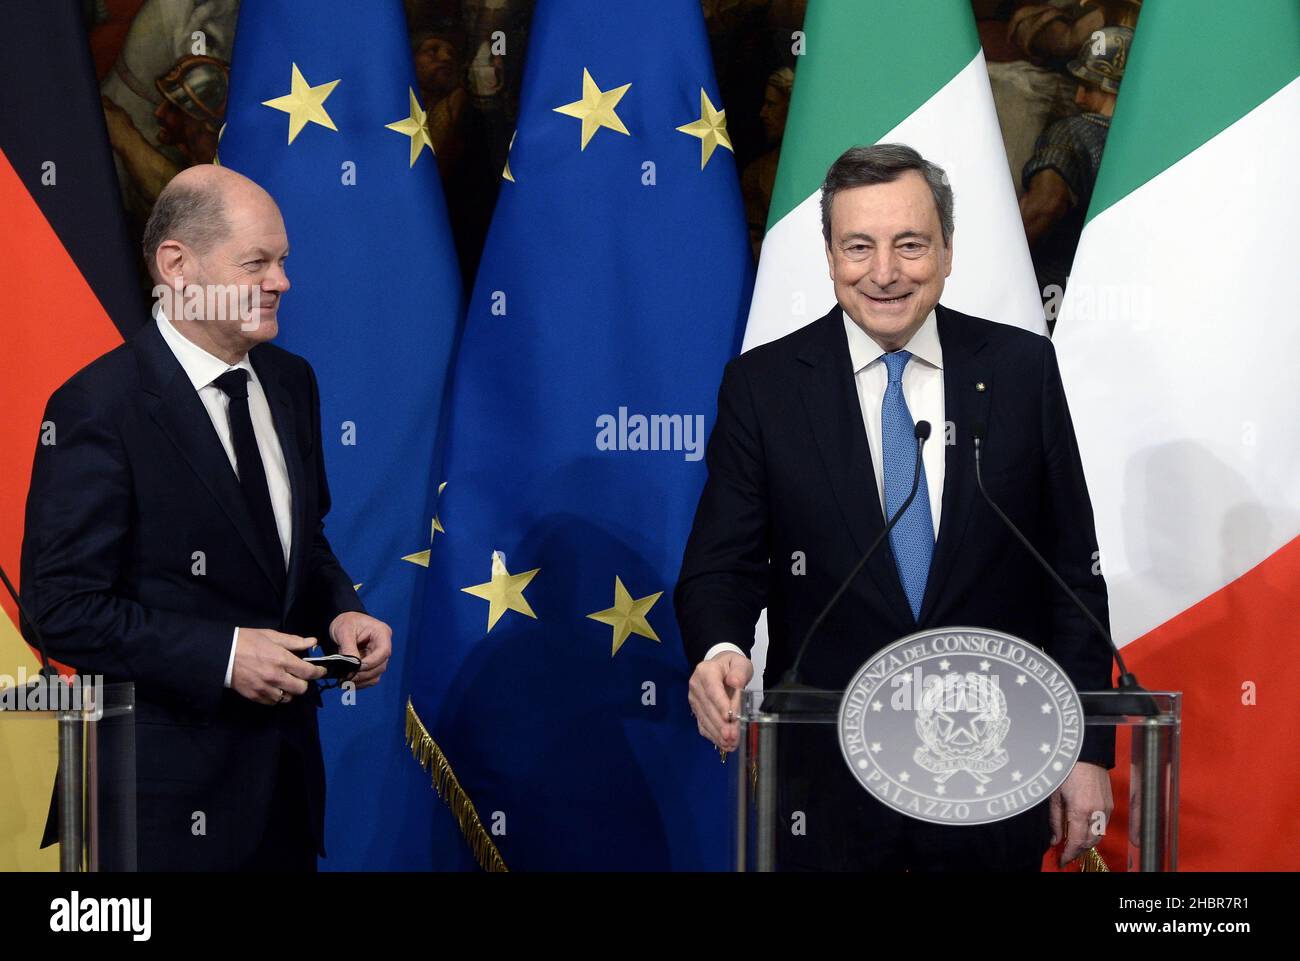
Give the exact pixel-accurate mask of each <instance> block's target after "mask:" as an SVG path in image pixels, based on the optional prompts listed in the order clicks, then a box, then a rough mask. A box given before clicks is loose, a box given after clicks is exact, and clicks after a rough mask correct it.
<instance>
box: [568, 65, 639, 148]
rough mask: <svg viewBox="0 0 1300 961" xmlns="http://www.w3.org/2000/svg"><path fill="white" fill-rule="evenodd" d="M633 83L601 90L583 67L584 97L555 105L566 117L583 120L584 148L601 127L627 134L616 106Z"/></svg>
mask: <svg viewBox="0 0 1300 961" xmlns="http://www.w3.org/2000/svg"><path fill="white" fill-rule="evenodd" d="M631 86H632V85H631V84H630V83H625V84H623V86H621V87H615V88H614V89H613V90H601V89H600V87H598V86H596V81H594V80H592V79H591V74H590V73H588V72H587V68H586V67H583V68H582V99H581V100H575V101H573V103H566V104H565V105H564V106H562V107H555V108H554V109H555V112H556V113H562V114H564V115H565V116H566V117H577V118H578V119H579V120H581V121H582V149H583V150H586V149H587V144H588V142H589V141H590V140H591V138H592V137H594V136H595V135H596V131H597V130H599V129H600V128H601V127H608V128H609V129H610V130H617V131H618V132H619V133H621V134H627V136H629V137H630V136H632V135H631V134H629V133H628V132H627V127H624V126H623V121H622V120H619V119H618V114H616V113H615V112H614V108H615V107H616V106H618V102H619V101H620V100H622V99H623V94H625V93H627V91H628V88H629V87H631Z"/></svg>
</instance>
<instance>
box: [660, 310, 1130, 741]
mask: <svg viewBox="0 0 1300 961" xmlns="http://www.w3.org/2000/svg"><path fill="white" fill-rule="evenodd" d="M936 314H937V323H938V330H939V341H940V344H941V346H942V348H943V365H944V370H943V383H944V408H945V416H946V418H947V419H948V421H949V422H951V423H952V424H953V425H954V427H955V438H954V439H955V443H953V444H951V445H949V446H947V448H946V454H945V460H944V465H945V466H944V472H945V473H944V487H943V500H942V512H941V517H940V526H939V536H938V540H937V541H936V544H935V550H934V555H933V560H932V562H931V568H930V576H929V580H928V582H927V584H926V590H925V597H924V600H923V602H922V605H921V615H920V619H919V621H917V620H914V619H913V617H912V612H911V609H910V608H909V606H908V604H907V598H906V595H905V594H904V592H903V587H902V583H901V581H900V580H899V577H898V572H897V569H896V568H895V566H894V558H893V554H892V553H891V551H890V545H889V541H888V540H887V539H886V541H885V542H884V543H883V544H882V545H881V546H880V548H879V549H878V550H877V551H876V554H875V556H874V557H873V558H872V559H871V561H870V562H868V564H867V567H866V570H865V572H864V573H863V574H862V575H860V576H859V577H858V578H857V579H855V581H854V582H853V584H852V585H851V587H850V588H849V590H848V591H847V592H846V594H845V595H844V596H843V597H842V598H841V599H840V602H839V604H838V605H837V606H836V607H835V608H834V610H832V612H831V614H830V616H829V617H828V618H827V619H826V621H825V622H824V624H823V626H822V628H821V630H820V632H819V636H818V637H817V638H816V639H814V640H813V642H812V646H811V648H810V650H809V653H808V654H807V655H805V658H804V662H803V665H802V670H801V673H802V676H803V680H804V681H805V682H806V683H808V684H811V685H813V686H819V687H825V688H830V689H839V688H843V687H844V686H845V685H846V684H847V683H848V681H849V680H850V678H851V677H852V675H853V673H854V672H855V671H856V669H857V668H858V667H859V666H861V664H862V663H863V662H865V661H866V660H867V659H868V658H869V657H870V656H871V655H872V654H873V653H874V652H875V651H877V650H879V649H880V648H882V647H884V646H886V645H887V644H889V643H891V642H893V641H895V640H897V639H898V638H900V637H903V636H904V635H907V634H910V633H912V632H914V631H917V630H922V629H925V628H932V627H941V626H971V627H986V628H993V629H996V630H1001V631H1006V632H1008V633H1011V634H1014V635H1016V636H1018V637H1022V638H1024V639H1026V640H1028V641H1031V642H1033V643H1035V644H1038V645H1039V646H1041V647H1043V648H1044V649H1045V650H1046V651H1047V652H1048V653H1049V654H1051V656H1052V657H1054V658H1055V659H1056V660H1057V661H1058V662H1059V663H1060V664H1061V666H1062V667H1063V668H1064V669H1065V670H1066V672H1067V673H1068V674H1069V676H1070V678H1071V680H1073V682H1074V683H1075V685H1076V687H1078V688H1079V689H1080V690H1100V689H1106V688H1109V687H1110V686H1111V654H1110V650H1109V647H1108V646H1107V645H1106V643H1105V642H1104V641H1103V640H1102V639H1101V638H1099V637H1098V636H1097V635H1096V632H1095V631H1094V629H1093V628H1092V627H1091V625H1089V624H1088V622H1087V620H1086V619H1085V618H1084V616H1083V615H1082V614H1081V613H1080V612H1079V610H1078V609H1077V608H1076V607H1075V606H1074V605H1073V604H1072V603H1071V602H1070V600H1069V598H1067V597H1066V596H1065V595H1064V594H1063V593H1062V592H1061V591H1060V590H1059V589H1058V588H1057V587H1056V586H1055V585H1054V584H1052V583H1051V581H1050V580H1049V579H1048V577H1047V576H1046V575H1045V574H1044V573H1043V572H1042V571H1041V570H1040V568H1039V567H1038V566H1037V564H1035V562H1034V560H1033V558H1032V557H1030V556H1029V554H1028V552H1026V551H1025V549H1024V548H1023V546H1021V545H1020V544H1019V543H1018V542H1017V541H1016V540H1015V539H1014V536H1013V535H1012V534H1011V533H1010V532H1009V531H1008V530H1007V529H1006V528H1005V527H1004V526H1003V525H1002V523H1001V522H1000V521H999V520H998V519H997V517H996V516H995V515H994V514H993V512H992V511H991V510H990V509H989V507H988V505H987V504H985V503H984V501H983V500H982V498H981V497H980V495H979V491H978V489H977V488H976V485H975V460H974V449H973V447H972V440H971V428H972V426H973V425H975V424H977V423H982V424H984V425H986V431H987V433H986V439H985V442H984V446H983V449H982V463H983V475H984V485H985V488H986V489H987V490H988V492H989V494H990V496H992V498H993V499H994V500H995V501H996V502H997V503H998V504H999V506H1001V507H1002V509H1003V510H1004V511H1005V512H1006V513H1007V515H1008V516H1009V517H1010V518H1011V519H1012V520H1013V521H1014V522H1015V523H1016V525H1017V526H1018V527H1019V528H1020V529H1021V530H1022V531H1023V532H1024V533H1025V535H1026V536H1027V537H1028V538H1029V540H1030V541H1031V543H1033V544H1034V546H1035V547H1036V548H1037V549H1038V550H1039V551H1040V552H1041V553H1042V554H1043V556H1044V557H1046V558H1047V560H1048V561H1049V562H1050V563H1051V564H1052V565H1053V567H1055V569H1056V570H1057V572H1058V573H1060V575H1061V576H1062V577H1063V578H1064V579H1065V581H1066V583H1068V584H1069V585H1070V586H1071V587H1073V588H1074V589H1075V590H1076V591H1078V592H1079V594H1080V595H1081V596H1082V597H1083V599H1084V602H1085V603H1086V604H1087V605H1088V606H1089V608H1090V610H1091V611H1092V612H1093V613H1094V614H1095V615H1096V616H1097V617H1098V618H1099V619H1100V620H1101V622H1102V623H1103V624H1105V623H1107V621H1108V612H1107V604H1106V585H1105V582H1104V581H1103V579H1102V577H1101V575H1100V574H1093V573H1092V569H1093V565H1094V561H1095V559H1096V556H1097V555H1096V551H1097V542H1096V533H1095V530H1094V526H1093V515H1092V505H1091V503H1090V501H1089V499H1088V490H1087V487H1086V485H1085V483H1084V475H1083V468H1082V465H1081V463H1080V460H1079V450H1078V446H1077V445H1076V443H1075V437H1074V429H1073V426H1072V425H1071V422H1070V414H1069V410H1068V408H1067V407H1066V402H1065V392H1064V389H1063V387H1062V384H1061V376H1060V372H1059V369H1058V367H1057V363H1056V354H1055V351H1054V350H1053V348H1052V343H1051V341H1050V340H1048V339H1047V338H1046V337H1042V336H1039V335H1037V334H1032V333H1029V332H1027V331H1023V330H1019V329H1017V328H1015V327H1010V326H1007V325H1004V324H996V323H992V322H990V321H987V320H980V319H978V318H976V317H970V316H967V315H966V314H962V313H958V312H957V311H955V310H950V309H948V308H946V307H944V306H942V305H940V306H938V307H936ZM978 384H982V385H983V389H982V390H981V389H979V388H977V385H978ZM942 426H943V425H938V424H936V425H933V428H934V433H933V434H932V436H931V439H930V440H929V441H928V443H931V444H933V443H943V442H944V431H943V429H942ZM707 459H708V468H709V477H708V481H707V482H706V484H705V487H704V492H703V494H702V496H701V498H700V503H699V508H698V510H697V512H696V515H695V524H694V527H693V529H692V531H691V536H690V539H689V541H688V543H687V547H686V552H685V557H684V559H683V561H682V569H681V576H680V578H679V580H678V584H677V588H676V592H675V594H674V602H675V606H676V610H677V617H678V621H679V623H680V626H681V631H682V638H683V642H684V644H685V648H686V655H687V658H688V659H689V660H690V663H691V664H696V663H698V662H699V661H700V660H701V659H703V657H704V655H705V652H706V651H708V649H709V648H710V647H712V646H713V645H714V644H717V643H720V642H722V641H730V642H731V643H733V644H736V645H738V646H739V647H740V648H741V649H743V650H745V651H749V650H750V649H751V648H752V646H753V633H754V624H755V622H756V620H757V618H758V615H759V613H760V611H761V610H762V609H763V608H764V607H766V608H767V611H768V632H769V647H768V653H767V667H766V672H765V680H766V681H767V683H768V684H769V685H773V684H775V683H776V682H777V681H778V680H779V679H780V677H781V675H782V674H783V673H784V672H785V671H786V670H787V669H788V668H789V667H790V665H791V663H792V661H793V660H794V657H795V654H796V648H797V646H798V645H799V643H800V641H801V640H802V639H803V637H804V635H805V634H806V632H807V630H808V628H809V626H810V625H811V624H812V621H813V619H814V618H815V617H816V615H817V613H818V612H819V611H820V610H821V608H822V607H823V606H824V605H825V604H826V602H827V601H828V600H829V599H830V597H831V595H832V594H833V593H834V591H835V590H836V588H837V587H838V586H839V584H840V582H841V581H842V580H843V578H844V577H846V576H847V575H848V572H849V571H850V570H851V569H852V568H853V566H854V565H855V564H856V563H857V561H858V559H859V558H860V557H861V556H862V554H863V553H864V552H865V551H866V549H867V547H868V546H869V545H870V544H871V542H872V540H874V538H875V537H876V535H878V534H879V533H880V531H881V530H882V529H883V527H884V523H885V519H884V517H883V514H882V510H881V506H880V498H879V496H878V494H877V492H876V486H875V479H874V473H873V468H872V462H871V452H870V449H869V446H868V444H867V436H866V432H865V430H864V429H863V425H862V414H861V407H860V405H859V401H858V395H857V388H856V386H855V384H854V378H853V367H852V362H851V361H850V359H849V348H848V339H847V337H846V335H845V332H844V327H843V315H842V312H841V309H840V308H839V307H838V306H837V307H836V308H835V309H833V310H832V311H831V312H830V313H829V314H827V315H826V316H825V317H822V318H821V319H820V320H817V321H815V322H814V323H811V324H809V325H808V326H806V327H803V328H801V329H800V330H797V331H795V332H794V333H792V334H790V335H789V336H786V337H783V338H781V339H780V340H777V341H774V342H772V343H770V344H766V345H764V346H761V347H757V348H755V349H753V350H750V351H748V352H747V353H744V354H742V355H741V356H739V357H737V358H735V359H734V360H732V361H731V362H730V363H729V364H728V365H727V368H726V371H725V373H724V374H723V379H722V388H721V390H720V392H719V396H718V419H717V423H716V425H715V426H714V429H713V433H712V435H711V436H710V438H709V446H708V454H707ZM796 551H801V552H803V554H804V556H805V558H806V573H804V574H796V573H794V571H793V560H792V555H794V553H795V552H796ZM1081 759H1082V760H1085V761H1091V762H1094V763H1098V764H1103V765H1106V766H1110V765H1111V764H1113V737H1105V736H1100V737H1099V736H1096V735H1094V734H1092V733H1089V734H1088V735H1086V736H1085V739H1084V744H1083V750H1082V754H1081Z"/></svg>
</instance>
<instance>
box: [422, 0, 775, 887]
mask: <svg viewBox="0 0 1300 961" xmlns="http://www.w3.org/2000/svg"><path fill="white" fill-rule="evenodd" d="M503 176H504V177H505V179H506V180H507V181H508V182H507V183H504V184H502V189H501V194H500V197H499V199H498V202H497V209H496V213H495V216H494V219H493V222H492V226H491V229H490V231H489V235H488V241H487V247H486V250H485V251H484V255H483V260H482V265H481V267H480V270H479V274H478V279H477V282H476V284H475V289H474V293H473V296H472V298H471V301H470V310H469V314H468V319H467V321H466V328H465V334H464V339H463V341H462V346H461V350H460V353H459V356H458V358H457V367H456V377H455V384H454V389H453V396H452V412H451V427H450V431H449V435H448V444H449V448H448V455H447V456H448V469H447V471H446V473H445V476H444V477H443V478H442V480H444V481H445V483H446V487H445V490H444V491H443V493H442V497H441V499H440V501H439V505H438V516H439V520H440V523H441V526H442V527H443V528H444V529H445V533H439V534H438V535H437V537H436V539H435V541H434V544H433V553H432V557H431V560H430V565H429V584H428V587H427V589H426V591H425V600H424V614H423V620H422V623H421V630H420V637H419V640H418V642H417V643H418V644H419V645H420V649H421V655H422V656H421V657H420V659H419V661H418V664H419V669H418V671H416V672H415V673H413V674H412V675H411V684H412V699H411V707H410V711H409V713H408V717H407V733H408V737H409V738H410V739H411V741H412V748H413V750H414V751H415V752H416V755H417V757H419V759H420V760H421V761H422V762H423V763H424V764H425V765H426V766H427V767H428V768H429V770H430V771H431V773H432V776H433V780H434V785H435V787H436V788H437V789H438V790H439V791H440V793H442V794H443V795H444V798H445V800H446V801H447V803H448V807H449V808H450V809H451V812H452V814H453V815H454V816H455V817H456V818H457V819H458V820H459V822H460V826H461V829H462V830H463V832H464V833H465V835H466V838H467V839H468V840H469V842H470V848H471V850H472V851H473V853H474V854H475V856H476V857H477V860H478V862H479V863H480V864H481V865H483V866H484V867H487V868H490V869H503V868H504V869H587V868H592V869H602V868H603V869H634V870H656V869H688V870H689V869H721V868H723V867H725V858H726V849H727V830H726V812H725V810H724V809H725V806H726V805H725V796H726V789H725V784H726V774H727V771H728V769H727V768H726V767H724V766H723V765H722V764H721V763H720V760H719V756H718V752H717V751H716V750H714V749H713V748H712V747H711V746H710V745H709V744H708V743H707V742H706V741H704V740H703V739H702V738H701V737H700V736H699V734H698V732H697V729H696V725H695V721H694V720H693V719H692V717H691V714H690V710H689V708H688V706H687V700H686V695H687V681H688V678H689V675H690V667H691V666H690V665H688V664H687V663H686V659H685V657H684V655H683V652H682V649H681V641H680V637H679V635H678V631H677V628H676V622H675V618H674V615H673V610H672V597H671V589H672V586H673V583H674V581H675V579H676V575H677V570H678V567H679V565H680V563H681V555H682V548H683V545H684V544H685V541H686V537H687V534H688V531H689V528H690V523H691V518H692V515H693V513H694V510H695V505H696V501H697V498H698V496H699V491H700V488H701V486H702V484H703V482H704V477H705V466H704V461H703V459H702V458H703V454H704V445H705V440H706V438H707V432H708V430H709V427H710V424H711V422H712V419H713V416H714V412H715V407H716V404H715V397H716V390H717V385H718V382H719V380H720V377H721V373H722V368H723V366H724V365H725V363H726V361H727V360H728V359H729V358H730V357H731V356H733V355H734V354H735V352H736V350H737V348H738V347H739V343H740V334H741V330H742V324H743V322H744V318H745V314H746V311H747V309H748V305H749V294H750V287H751V283H752V266H751V255H750V248H749V242H748V238H747V233H746V227H745V218H744V211H743V204H742V202H741V197H740V191H739V185H738V182H737V177H736V169H735V164H734V160H733V156H732V153H731V145H730V141H729V140H728V137H727V131H726V118H725V114H724V112H723V104H722V103H721V100H720V98H719V95H718V89H717V86H716V83H715V80H714V75H713V67H712V61H711V59H710V53H709V47H708V43H707V39H706V35H705V30H704V23H703V18H702V16H701V13H700V6H699V3H698V0H660V2H657V3H653V4H651V3H617V4H611V3H607V2H602V0H554V2H544V3H541V4H539V6H538V8H537V11H536V13H535V15H534V19H533V25H532V33H531V38H530V41H529V49H528V61H527V66H526V70H525V75H524V81H523V91H522V99H521V103H520V111H519V122H518V129H517V132H516V135H515V140H514V144H513V147H512V149H511V151H510V156H509V162H508V164H507V167H506V170H505V172H504V174H503Z"/></svg>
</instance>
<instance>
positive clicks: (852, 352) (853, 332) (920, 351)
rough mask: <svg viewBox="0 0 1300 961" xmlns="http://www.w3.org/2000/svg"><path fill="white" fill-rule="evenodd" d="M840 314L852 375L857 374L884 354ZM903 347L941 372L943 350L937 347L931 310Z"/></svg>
mask: <svg viewBox="0 0 1300 961" xmlns="http://www.w3.org/2000/svg"><path fill="white" fill-rule="evenodd" d="M842 313H844V331H845V333H846V334H847V335H848V338H849V358H850V359H851V360H852V361H853V373H855V374H857V373H860V372H861V371H862V369H863V368H864V367H866V366H867V365H869V364H872V363H874V362H876V361H877V360H879V359H880V358H881V356H882V355H883V354H884V353H885V352H884V351H883V350H881V349H880V345H879V344H877V343H876V342H875V341H874V340H872V339H871V337H870V335H868V334H867V332H866V331H865V330H863V329H862V328H861V327H859V326H858V325H857V324H855V323H854V322H853V318H852V317H850V316H849V315H848V313H847V312H846V311H842ZM903 347H904V349H906V350H908V351H910V352H911V354H912V356H913V357H915V358H916V359H918V360H923V361H925V362H926V363H927V364H929V365H930V366H931V367H937V368H938V369H939V370H943V348H942V347H941V346H940V345H939V324H938V321H936V320H935V315H934V311H933V310H931V311H930V314H929V316H928V317H926V318H925V322H924V323H922V324H921V326H920V327H919V328H918V329H917V331H916V333H915V334H913V335H912V339H911V340H909V341H908V342H907V343H906V344H904V345H903Z"/></svg>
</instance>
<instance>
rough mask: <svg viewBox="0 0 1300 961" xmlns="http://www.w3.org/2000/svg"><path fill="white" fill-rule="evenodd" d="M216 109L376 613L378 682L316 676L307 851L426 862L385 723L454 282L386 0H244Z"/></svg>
mask: <svg viewBox="0 0 1300 961" xmlns="http://www.w3.org/2000/svg"><path fill="white" fill-rule="evenodd" d="M226 118H227V120H226V128H225V131H224V133H223V134H222V137H221V141H220V145H219V149H218V162H219V163H221V164H223V165H224V166H226V167H229V168H230V169H232V170H236V171H238V172H239V173H242V174H244V175H246V176H248V177H251V178H252V179H253V180H255V181H257V182H258V183H260V184H261V185H262V186H264V187H265V188H266V189H267V190H268V191H269V192H270V193H271V196H273V197H274V198H275V200H276V201H277V202H278V203H279V205H280V210H281V211H282V213H283V214H284V221H285V227H286V229H287V230H288V235H289V248H290V256H289V260H288V262H287V264H286V268H287V272H288V274H289V279H290V281H291V282H292V285H293V286H292V289H291V290H290V291H289V292H288V293H287V294H286V295H285V299H284V303H283V305H282V306H281V308H280V313H279V317H280V333H279V336H278V337H277V338H276V343H277V344H279V345H280V346H282V347H285V348H287V349H288V350H291V351H294V352H295V353H298V354H301V355H302V356H304V357H306V358H307V360H308V361H310V362H311V364H312V366H313V367H314V368H315V370H316V376H317V379H318V381H319V383H320V394H321V432H322V436H323V441H324V445H325V468H326V471H327V472H328V476H329V486H330V495H331V497H332V501H333V506H332V508H331V510H330V513H329V516H328V517H327V518H326V524H325V533H326V536H328V537H329V539H330V544H331V546H332V547H333V548H334V552H335V553H336V554H337V555H338V557H339V559H340V561H342V563H343V566H344V567H345V569H346V570H347V571H348V572H349V574H351V576H352V578H353V580H354V581H356V582H357V583H359V584H360V585H361V586H360V588H359V589H358V594H359V595H360V597H361V600H362V602H363V603H364V604H365V605H366V608H367V610H368V611H369V612H370V613H371V614H372V615H374V616H375V617H378V618H380V619H381V620H383V621H386V622H387V623H388V624H389V625H391V627H392V628H393V657H392V660H391V661H390V662H389V667H388V671H387V673H386V674H385V675H384V677H383V679H382V681H381V682H380V684H379V685H378V686H377V687H373V688H368V689H366V690H363V691H352V692H350V693H349V692H348V691H347V690H346V689H343V690H330V691H326V692H324V709H323V710H322V711H321V713H320V726H321V743H322V748H323V750H324V754H325V763H326V771H327V777H328V792H327V793H328V803H327V805H326V840H325V843H326V851H327V857H326V858H325V860H324V861H323V862H322V863H321V866H322V867H323V868H327V869H332V870H340V869H344V870H356V869H363V868H364V869H372V870H418V869H421V868H428V867H431V866H432V864H433V861H434V857H433V841H432V836H433V835H432V829H431V826H430V825H429V818H428V794H429V785H428V780H427V778H425V777H423V776H422V775H421V774H420V772H419V771H418V770H416V771H414V772H413V771H412V770H411V768H412V765H411V760H410V754H409V753H408V752H407V750H406V747H405V745H404V744H403V742H402V730H403V727H402V724H403V712H404V710H405V685H404V683H403V680H402V677H403V674H404V668H405V664H404V660H405V658H406V657H407V655H408V654H409V653H410V651H411V643H410V640H411V621H412V619H413V614H414V612H415V610H416V609H417V605H418V599H417V592H418V591H419V590H420V589H421V588H422V582H423V580H424V577H423V575H424V573H425V565H427V563H428V553H427V552H428V550H429V548H430V546H431V545H430V540H431V535H432V530H431V528H430V518H431V516H432V511H433V509H434V506H435V499H436V484H435V468H434V457H435V453H436V450H437V447H436V442H437V437H436V435H437V431H438V426H439V421H440V416H441V407H442V403H443V398H444V388H445V384H446V380H447V376H448V368H449V362H450V356H451V351H452V345H453V341H454V337H455V334H456V331H457V328H458V326H459V324H460V322H461V319H462V310H463V293H462V288H461V280H460V273H459V270H458V267H457V264H456V256H455V252H454V248H453V246H452V241H451V235H450V232H449V230H448V227H447V212H446V205H445V202H444V200H443V193H442V186H441V183H440V181H439V177H438V167H437V160H436V158H435V157H434V153H433V143H432V141H431V139H430V134H429V128H428V125H427V123H426V121H425V105H424V104H422V103H421V101H420V96H419V87H418V86H417V85H416V79H415V74H414V67H413V62H412V57H411V48H410V42H409V40H408V34H407V28H406V19H405V16H404V14H403V10H402V3H401V0H366V2H364V3H359V2H356V0H244V3H243V5H242V7H241V9H240V11H239V24H238V29H237V31H236V40H235V47H234V52H233V58H232V69H231V83H230V99H229V106H228V108H227V113H226Z"/></svg>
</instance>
